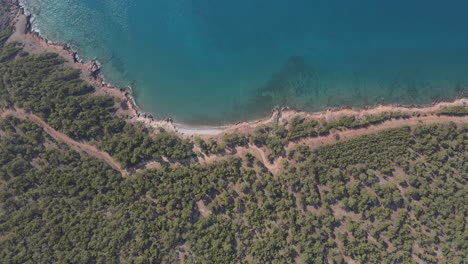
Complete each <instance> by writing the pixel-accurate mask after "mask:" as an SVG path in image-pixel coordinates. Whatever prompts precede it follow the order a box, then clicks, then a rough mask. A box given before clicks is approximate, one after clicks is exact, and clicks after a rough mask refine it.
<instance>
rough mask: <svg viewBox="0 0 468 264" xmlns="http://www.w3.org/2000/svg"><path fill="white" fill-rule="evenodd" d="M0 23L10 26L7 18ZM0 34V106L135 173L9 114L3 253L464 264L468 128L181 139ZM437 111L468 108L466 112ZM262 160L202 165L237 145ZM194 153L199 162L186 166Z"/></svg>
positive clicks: (368, 121)
mask: <svg viewBox="0 0 468 264" xmlns="http://www.w3.org/2000/svg"><path fill="white" fill-rule="evenodd" d="M0 29H1V28H0ZM1 30H2V31H1V33H0V107H1V108H4V109H12V108H15V107H17V108H22V109H25V110H26V111H28V112H30V113H33V114H35V115H37V116H39V117H40V118H42V119H43V120H44V121H46V122H47V123H48V124H50V126H52V127H53V128H54V129H56V130H58V131H61V132H63V133H65V134H67V135H68V136H70V137H72V138H74V139H76V140H79V141H81V142H86V143H89V144H93V145H95V146H97V147H99V148H100V149H102V150H104V151H106V152H108V153H109V154H110V155H112V156H113V157H114V158H115V159H116V160H118V161H119V162H120V163H121V164H122V166H123V167H124V168H131V167H133V166H137V165H138V164H140V163H142V162H145V161H149V160H160V159H168V160H169V161H174V162H175V161H180V163H181V164H178V165H174V164H173V163H171V164H172V165H173V166H167V165H163V166H162V167H161V168H157V169H142V170H140V171H138V172H137V173H135V174H133V175H131V176H128V177H122V175H121V174H120V173H119V172H117V171H115V170H113V169H112V168H111V167H109V166H108V165H107V164H106V163H104V162H102V161H100V160H98V159H95V158H93V157H90V156H88V155H87V154H86V153H85V152H76V151H74V150H73V149H71V148H70V147H69V146H68V145H66V144H64V143H63V142H60V141H57V140H56V139H54V138H52V137H51V136H50V135H49V134H48V133H47V132H46V131H44V130H43V129H42V128H41V127H39V126H37V125H36V124H35V123H33V122H31V121H28V120H21V119H17V118H15V117H12V116H8V117H3V118H1V119H0V263H351V262H358V263H465V261H466V259H468V243H467V242H466V241H467V234H468V230H467V226H466V216H467V214H468V207H467V206H466V201H467V200H468V189H467V180H468V165H467V160H468V158H467V153H468V152H467V147H468V124H466V123H464V124H461V123H453V122H452V123H445V124H433V125H425V124H420V125H417V126H414V127H400V128H395V129H388V130H384V131H382V132H379V133H376V134H369V135H362V136H359V137H356V138H354V139H351V140H343V141H338V142H337V143H334V144H329V145H323V146H321V147H319V148H317V149H310V148H309V147H307V146H305V145H297V146H296V147H295V148H293V149H291V150H286V148H285V145H286V144H287V143H288V142H291V141H295V140H298V139H301V138H306V137H318V136H323V135H329V134H331V133H334V132H335V131H340V130H345V129H354V128H359V127H366V126H370V125H373V124H377V123H380V122H384V121H386V120H390V119H400V118H409V116H407V115H406V114H404V113H385V114H382V115H379V116H366V117H364V118H360V119H358V118H355V117H342V118H339V119H336V120H334V121H331V122H324V121H320V122H319V121H315V120H307V119H304V118H301V117H294V118H292V119H291V120H290V121H289V122H288V123H287V124H274V125H273V126H271V127H268V126H264V127H259V128H258V129H257V130H256V131H255V133H253V134H252V135H242V134H226V135H224V136H223V137H222V139H221V140H220V141H219V142H218V141H214V140H208V141H205V140H202V139H201V138H197V139H195V140H193V142H192V141H191V140H188V139H182V138H180V137H179V136H178V135H176V134H174V133H171V132H167V131H152V130H151V129H149V128H147V127H144V126H142V125H138V124H131V123H127V122H126V121H124V120H123V119H121V118H119V117H117V116H116V114H115V112H116V107H117V106H118V104H119V103H120V102H116V101H115V100H114V99H113V98H111V97H107V96H96V95H94V94H93V93H94V91H95V88H94V87H92V86H90V85H89V84H87V83H85V82H84V81H82V80H81V79H80V73H79V72H78V71H76V70H73V69H69V68H66V67H64V65H63V60H62V59H61V58H60V57H58V55H56V54H39V55H33V54H27V53H26V52H24V51H22V50H21V48H20V47H17V46H16V45H14V44H6V42H5V41H6V39H7V36H8V35H9V34H11V28H8V27H7V28H3V29H1ZM438 114H440V115H455V116H460V115H463V116H464V115H466V107H461V108H460V107H455V108H447V109H444V110H442V111H440V112H439V113H438ZM249 144H254V145H256V146H260V147H265V148H267V149H269V150H270V152H271V154H270V156H269V159H270V161H272V160H274V159H275V158H277V157H279V156H281V157H283V158H284V159H285V160H284V161H285V162H284V163H283V164H282V169H281V171H280V172H279V173H275V174H274V173H272V172H270V171H269V170H268V169H267V167H266V166H265V165H266V164H263V163H262V161H260V160H258V159H257V158H255V157H254V156H253V155H250V154H246V155H245V156H241V155H237V156H230V157H228V158H226V159H224V160H220V161H216V162H214V163H210V164H200V163H197V162H196V155H197V154H196V153H195V152H194V151H193V149H194V148H193V146H194V145H196V146H198V147H199V149H200V150H201V152H203V153H204V154H210V153H211V154H213V153H222V152H224V151H228V150H233V149H235V148H236V147H237V146H248V145H249ZM185 161H189V162H185Z"/></svg>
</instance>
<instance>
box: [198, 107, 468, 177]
mask: <svg viewBox="0 0 468 264" xmlns="http://www.w3.org/2000/svg"><path fill="white" fill-rule="evenodd" d="M449 122H454V123H457V124H462V123H468V116H465V117H456V116H436V115H429V116H421V117H416V116H415V117H411V118H409V119H399V120H391V121H386V122H384V123H382V124H378V125H372V126H369V127H365V128H359V129H349V130H343V131H337V132H336V133H333V134H330V135H328V136H324V137H315V138H310V137H309V138H304V139H301V140H298V141H292V142H289V143H288V144H287V145H286V147H285V150H286V152H288V151H290V150H292V149H295V148H296V147H297V146H299V145H305V146H308V147H309V148H310V149H312V150H313V149H316V148H318V147H320V146H323V145H326V144H333V143H336V142H339V141H345V140H350V139H352V138H355V137H357V136H360V135H367V134H374V133H378V132H380V131H382V130H385V129H391V128H398V127H402V126H416V125H418V124H436V123H449ZM337 138H339V140H337ZM236 150H237V153H238V154H240V155H245V153H247V152H249V153H250V154H252V155H253V156H255V157H256V158H257V159H259V160H260V161H262V162H263V163H264V165H265V167H266V168H267V169H268V170H269V171H270V172H271V173H273V174H277V173H279V172H280V171H281V169H282V164H281V163H282V161H283V160H285V158H283V157H280V158H277V159H275V161H274V162H273V164H271V163H269V161H268V158H267V154H266V153H265V150H264V149H262V148H259V147H257V146H255V145H249V148H244V147H238V148H236ZM225 158H226V157H225V156H207V157H206V158H205V163H211V162H215V161H219V160H223V159H225Z"/></svg>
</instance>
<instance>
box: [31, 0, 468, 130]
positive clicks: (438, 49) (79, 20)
mask: <svg viewBox="0 0 468 264" xmlns="http://www.w3.org/2000/svg"><path fill="white" fill-rule="evenodd" d="M23 2H24V4H25V5H26V6H27V7H28V9H29V10H30V11H31V12H32V13H33V14H34V16H35V26H36V27H37V28H38V29H39V30H40V31H41V33H42V34H43V35H44V36H45V37H46V38H49V39H51V40H53V41H57V42H63V43H65V42H66V43H69V44H71V45H72V46H73V47H74V48H75V49H77V50H78V52H79V54H80V56H81V57H82V58H83V59H85V60H89V59H91V58H97V59H98V60H100V61H101V62H102V63H103V74H104V76H105V78H106V79H107V80H108V81H110V82H111V83H113V84H115V85H119V86H126V85H129V84H132V85H133V87H134V89H135V93H136V100H137V103H138V105H139V106H140V107H141V108H142V109H143V110H145V111H148V112H151V113H153V114H154V115H155V116H157V117H164V116H172V117H173V118H174V119H175V120H176V121H178V122H183V123H191V124H208V123H209V124H223V123H231V122H235V121H240V120H248V119H253V118H257V117H261V116H265V115H266V114H267V113H268V112H269V111H270V110H271V109H272V108H273V107H274V106H292V107H295V108H299V109H303V110H310V111H315V110H321V109H324V108H327V107H336V106H343V105H345V106H365V105H374V104H376V103H403V104H412V103H416V104H425V103H430V102H431V101H433V100H441V99H442V100H445V99H452V98H454V97H455V96H457V94H461V93H465V94H466V91H467V88H466V87H467V84H468V76H467V73H468V27H467V26H468V15H467V14H468V1H461V0H446V1H440V0H439V1H433V0H429V1H427V0H426V1H422V0H421V1H403V0H394V1H375V0H374V1H371V0H361V1H348V0H341V1H339V0H319V1H314V0H295V1H281V0H236V1H219V0H153V1H131V0H67V1H65V0H23Z"/></svg>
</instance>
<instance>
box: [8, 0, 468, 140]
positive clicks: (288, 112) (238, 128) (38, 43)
mask: <svg viewBox="0 0 468 264" xmlns="http://www.w3.org/2000/svg"><path fill="white" fill-rule="evenodd" d="M2 1H9V0H2ZM11 3H12V4H14V5H16V7H17V15H16V17H15V18H14V23H15V31H14V33H13V35H12V36H11V37H10V39H9V40H8V41H9V42H10V43H16V44H17V45H21V46H22V48H23V49H24V50H25V51H26V52H29V53H36V54H37V53H43V52H53V53H57V54H59V55H60V56H61V57H62V58H63V59H64V60H65V64H66V65H67V66H69V67H72V68H74V69H79V70H80V71H81V73H82V74H81V76H82V78H83V79H84V80H86V81H87V82H89V83H90V84H92V85H93V86H94V87H95V88H96V92H95V93H96V94H97V95H109V96H112V97H115V98H118V99H120V103H119V104H118V111H117V115H119V116H121V117H123V118H125V119H126V120H127V121H128V122H141V123H144V124H145V125H147V126H149V127H153V128H163V129H165V130H168V131H174V132H178V133H180V134H181V135H184V136H194V135H201V136H208V137H211V136H215V135H222V134H224V133H228V132H246V133H248V132H250V131H254V130H255V127H257V126H259V125H267V124H271V123H273V122H276V121H286V120H287V119H288V118H290V117H292V116H295V115H300V116H303V117H305V118H312V119H326V120H330V119H333V118H337V117H340V116H343V115H355V116H362V115H370V114H373V115H376V114H379V113H383V112H405V113H411V114H417V113H420V114H424V113H430V112H434V111H436V110H437V109H441V108H443V107H447V106H453V105H460V104H465V105H466V104H467V98H466V97H465V95H462V98H461V99H458V100H455V101H453V102H439V103H433V104H432V105H431V106H416V105H415V106H402V105H378V106H375V107H367V108H364V109H351V108H337V109H328V110H326V111H322V112H316V113H309V112H302V111H297V110H293V109H290V108H288V107H283V108H275V109H273V110H272V113H271V116H270V117H268V118H265V119H261V120H255V121H251V122H242V123H237V124H234V125H229V126H217V127H216V126H215V127H205V126H201V127H197V126H188V125H183V124H177V123H175V122H173V120H172V118H170V117H168V118H164V119H161V120H157V119H155V118H154V117H153V116H152V115H151V114H148V113H145V112H143V111H141V110H140V109H139V108H138V105H137V104H136V102H135V99H134V97H133V90H132V87H130V86H129V87H125V88H118V87H114V86H112V85H111V84H109V83H107V82H106V81H105V79H104V77H103V76H102V74H101V65H100V63H99V61H98V60H96V59H93V60H91V61H89V62H83V61H82V60H81V59H80V58H79V55H78V54H77V52H76V51H75V50H73V49H72V48H71V47H70V46H69V45H67V44H60V43H54V42H51V41H49V40H46V39H44V38H43V37H42V36H41V35H40V34H39V33H38V32H35V31H34V30H33V26H32V23H31V21H32V20H31V15H30V14H28V13H27V11H26V10H25V9H24V7H22V6H21V4H20V3H19V2H17V1H16V0H13V1H12V2H11Z"/></svg>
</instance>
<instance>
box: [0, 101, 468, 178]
mask: <svg viewBox="0 0 468 264" xmlns="http://www.w3.org/2000/svg"><path fill="white" fill-rule="evenodd" d="M7 116H14V117H16V118H19V119H23V120H30V121H32V122H34V123H35V124H37V125H38V126H40V127H41V128H42V129H43V130H44V131H45V132H46V133H47V134H49V135H50V136H51V137H52V138H54V139H55V140H57V141H60V142H63V143H65V144H66V145H68V146H69V147H70V148H72V149H73V150H75V151H78V152H82V151H84V152H86V153H87V154H88V155H90V156H93V157H95V158H97V159H99V160H102V161H103V162H105V163H107V164H108V165H109V166H110V167H112V168H113V169H115V170H117V171H119V172H120V173H121V174H122V176H129V175H130V174H131V173H130V172H129V171H128V170H125V169H123V168H122V166H121V165H120V163H119V162H117V161H116V160H114V159H113V158H112V157H111V156H110V155H109V153H107V152H105V151H102V150H100V149H99V148H98V147H96V146H94V145H91V144H89V143H86V142H80V141H76V140H74V139H72V138H70V137H69V136H67V135H65V134H64V133H62V132H59V131H57V130H55V129H54V128H52V127H51V126H49V125H48V124H47V123H46V122H45V121H44V120H42V119H41V118H40V117H38V116H37V115H34V114H31V113H27V112H26V111H25V110H23V109H20V108H9V109H6V110H5V109H4V110H0V118H4V117H7ZM448 122H454V123H457V124H462V123H468V116H463V117H456V116H436V115H427V116H419V117H417V116H413V117H411V118H408V119H398V120H390V121H386V122H384V123H381V124H377V125H371V126H368V127H365V128H359V129H347V130H342V131H337V132H336V133H333V134H330V135H328V136H323V137H314V138H311V137H309V138H303V139H300V140H297V141H291V142H289V143H287V144H286V147H285V150H286V152H288V151H290V150H292V149H295V148H296V147H297V146H299V145H305V146H308V147H309V148H311V149H316V148H318V147H320V146H323V145H326V144H333V143H336V142H339V141H345V140H350V139H352V138H355V137H357V136H360V135H366V134H373V133H377V132H380V131H382V130H385V129H391V128H397V127H402V126H416V125H418V124H436V123H448ZM235 153H236V154H227V155H209V156H205V157H204V158H202V159H200V162H201V163H202V164H208V163H213V162H216V161H220V160H224V159H226V158H228V157H230V156H233V155H234V156H235V155H238V156H243V155H245V154H246V153H250V154H252V155H254V156H255V157H256V158H257V159H258V160H260V161H261V162H262V163H263V164H264V166H265V167H266V168H267V169H268V170H269V171H270V172H271V173H272V174H277V173H279V172H280V171H281V168H282V161H283V160H286V158H284V157H279V158H277V159H275V161H274V162H273V163H270V162H269V160H268V151H265V149H264V148H259V147H257V146H255V145H253V144H249V146H248V147H237V148H236V151H235ZM153 163H155V162H149V163H148V164H151V166H150V165H145V166H143V167H144V168H155V167H158V166H157V165H159V164H156V163H155V164H156V165H155V164H153Z"/></svg>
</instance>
